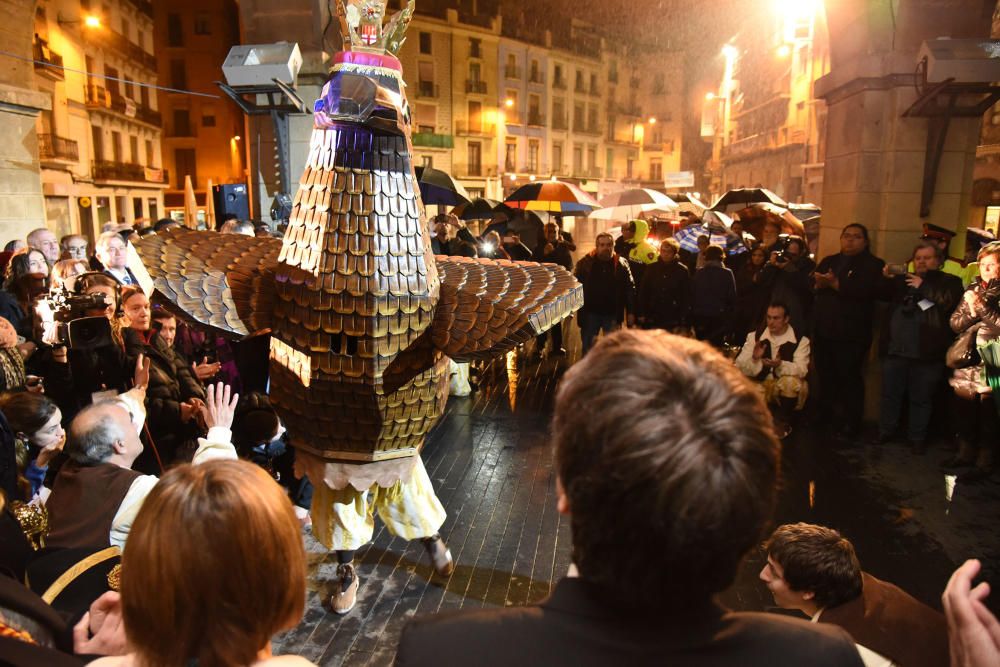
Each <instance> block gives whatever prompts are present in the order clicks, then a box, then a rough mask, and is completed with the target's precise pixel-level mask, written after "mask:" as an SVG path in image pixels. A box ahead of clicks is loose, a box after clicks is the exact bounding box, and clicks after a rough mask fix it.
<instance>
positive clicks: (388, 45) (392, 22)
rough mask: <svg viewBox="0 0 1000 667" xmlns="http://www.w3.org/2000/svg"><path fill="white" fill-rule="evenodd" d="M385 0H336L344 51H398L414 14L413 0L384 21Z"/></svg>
mask: <svg viewBox="0 0 1000 667" xmlns="http://www.w3.org/2000/svg"><path fill="white" fill-rule="evenodd" d="M386 1H387V0H337V18H338V19H339V20H340V32H341V35H342V37H343V40H344V46H343V48H344V50H345V51H348V50H350V51H361V52H365V53H380V54H381V53H388V54H391V55H393V56H396V55H399V49H400V48H401V47H402V46H403V42H404V41H405V40H406V27H407V26H408V25H409V24H410V18H411V17H412V16H413V4H414V0H408V2H407V3H406V6H405V7H404V8H403V9H401V10H400V11H398V12H396V13H395V14H393V15H392V18H390V19H389V21H388V22H387V23H385V24H384V25H383V20H384V19H385V5H386Z"/></svg>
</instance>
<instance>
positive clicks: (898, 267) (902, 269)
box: [885, 264, 908, 276]
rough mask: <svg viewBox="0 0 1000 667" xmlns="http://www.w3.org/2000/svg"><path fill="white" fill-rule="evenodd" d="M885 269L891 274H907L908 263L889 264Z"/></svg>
mask: <svg viewBox="0 0 1000 667" xmlns="http://www.w3.org/2000/svg"><path fill="white" fill-rule="evenodd" d="M885 271H886V273H888V274H889V275H890V276H905V275H906V274H907V273H908V272H907V270H906V264H887V265H886V269H885Z"/></svg>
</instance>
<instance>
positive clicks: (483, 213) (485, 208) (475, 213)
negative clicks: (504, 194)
mask: <svg viewBox="0 0 1000 667" xmlns="http://www.w3.org/2000/svg"><path fill="white" fill-rule="evenodd" d="M499 204H500V202H497V201H493V200H492V199H485V198H483V197H476V198H475V199H473V200H472V201H470V202H469V203H467V204H459V205H458V206H456V207H455V208H453V209H451V212H452V214H454V215H457V216H458V218H459V220H489V219H490V218H492V217H493V209H495V208H496V207H497V206H498V205H499Z"/></svg>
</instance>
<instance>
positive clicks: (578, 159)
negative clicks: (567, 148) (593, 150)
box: [573, 144, 583, 175]
mask: <svg viewBox="0 0 1000 667" xmlns="http://www.w3.org/2000/svg"><path fill="white" fill-rule="evenodd" d="M573 173H574V174H577V175H579V174H582V173H583V147H581V146H579V145H578V144H574V145H573Z"/></svg>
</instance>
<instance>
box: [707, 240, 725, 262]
mask: <svg viewBox="0 0 1000 667" xmlns="http://www.w3.org/2000/svg"><path fill="white" fill-rule="evenodd" d="M702 252H703V253H705V261H706V262H721V261H722V260H724V259H725V258H726V251H725V250H723V249H722V246H720V245H715V244H714V243H713V244H712V245H710V246H708V247H707V248H705V249H704V250H702Z"/></svg>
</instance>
